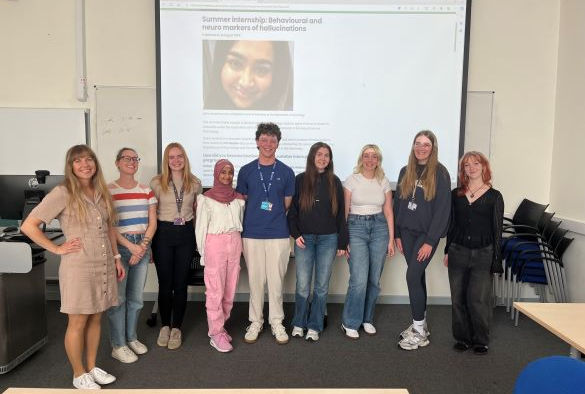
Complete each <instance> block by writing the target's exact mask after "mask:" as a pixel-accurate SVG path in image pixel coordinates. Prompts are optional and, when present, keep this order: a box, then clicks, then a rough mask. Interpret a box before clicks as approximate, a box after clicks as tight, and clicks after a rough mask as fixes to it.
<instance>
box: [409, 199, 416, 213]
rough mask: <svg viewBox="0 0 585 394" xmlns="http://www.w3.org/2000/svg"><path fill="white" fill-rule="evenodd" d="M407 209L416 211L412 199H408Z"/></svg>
mask: <svg viewBox="0 0 585 394" xmlns="http://www.w3.org/2000/svg"><path fill="white" fill-rule="evenodd" d="M408 209H410V210H411V211H416V203H415V202H414V201H409V202H408Z"/></svg>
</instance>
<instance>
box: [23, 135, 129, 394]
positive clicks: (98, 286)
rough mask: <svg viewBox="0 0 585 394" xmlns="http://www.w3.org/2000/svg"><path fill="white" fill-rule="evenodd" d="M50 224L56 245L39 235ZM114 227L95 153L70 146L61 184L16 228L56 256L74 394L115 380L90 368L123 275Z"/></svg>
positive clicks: (112, 214) (110, 202)
mask: <svg viewBox="0 0 585 394" xmlns="http://www.w3.org/2000/svg"><path fill="white" fill-rule="evenodd" d="M55 218H57V219H58V220H59V222H60V224H61V229H62V231H63V235H64V237H65V240H66V241H65V242H64V243H63V244H61V245H56V244H55V243H53V242H52V241H50V240H49V239H48V238H47V237H46V236H45V234H44V233H43V232H42V231H41V230H40V229H39V225H41V224H42V223H50V222H51V221H52V220H53V219H55ZM115 222H116V214H115V209H114V206H113V203H112V199H111V197H110V194H109V193H108V189H107V185H106V182H105V180H104V177H103V175H102V171H101V168H100V165H99V163H98V160H97V157H96V155H95V153H94V152H93V151H92V150H91V149H90V148H89V147H88V146H86V145H75V146H73V147H71V148H70V149H69V150H68V151H67V157H66V161H65V180H64V182H63V184H61V185H59V186H57V187H55V188H54V189H53V190H52V191H51V192H50V193H49V194H47V196H46V197H45V198H44V199H43V201H41V203H40V204H39V205H38V206H37V207H36V208H35V209H34V210H33V211H32V212H31V213H30V215H29V216H28V217H27V219H26V220H25V221H24V223H23V224H22V227H21V231H22V232H23V233H25V234H26V235H28V236H29V238H30V239H31V240H33V241H34V242H35V243H36V244H38V245H39V246H41V247H43V248H45V249H46V250H48V251H49V252H52V253H55V254H58V255H61V264H60V265H59V288H60V291H61V312H62V313H66V314H67V315H68V317H69V320H68V324H67V331H66V332H65V351H66V352H67V357H68V358H69V362H70V363H71V367H72V368H73V386H75V387H76V388H79V389H99V388H100V384H109V383H112V382H113V381H114V380H116V378H115V377H114V376H112V375H110V374H109V373H107V372H105V371H104V370H102V369H100V368H98V367H96V365H95V364H96V356H97V351H98V345H99V342H100V331H101V317H102V312H104V311H105V310H106V309H108V308H109V307H111V306H113V305H116V304H117V302H118V294H117V286H116V278H117V279H118V280H122V279H123V278H124V275H125V272H124V268H123V266H122V265H121V263H120V254H118V249H117V245H116V229H115V227H114V224H115ZM84 351H85V358H86V360H85V361H86V364H85V365H84V363H83V352H84Z"/></svg>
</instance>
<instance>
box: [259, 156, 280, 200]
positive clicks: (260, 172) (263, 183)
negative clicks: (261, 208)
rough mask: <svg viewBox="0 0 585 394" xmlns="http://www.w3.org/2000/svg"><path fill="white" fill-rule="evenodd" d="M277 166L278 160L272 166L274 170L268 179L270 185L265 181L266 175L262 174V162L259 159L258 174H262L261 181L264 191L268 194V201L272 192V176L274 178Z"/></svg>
mask: <svg viewBox="0 0 585 394" xmlns="http://www.w3.org/2000/svg"><path fill="white" fill-rule="evenodd" d="M275 168H276V161H275V162H274V165H273V166H272V172H271V173H270V179H269V180H268V186H266V183H265V182H264V176H263V175H262V171H260V162H259V161H258V174H260V182H262V186H263V187H264V193H265V194H266V201H268V193H269V192H270V187H271V186H272V178H274V169H275Z"/></svg>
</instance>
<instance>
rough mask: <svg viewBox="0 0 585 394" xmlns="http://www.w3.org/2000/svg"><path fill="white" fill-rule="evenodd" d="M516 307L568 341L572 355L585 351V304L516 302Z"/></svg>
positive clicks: (578, 355)
mask: <svg viewBox="0 0 585 394" xmlns="http://www.w3.org/2000/svg"><path fill="white" fill-rule="evenodd" d="M514 308H516V309H518V310H519V311H520V312H522V313H524V314H525V315H526V316H528V317H529V318H531V319H532V320H534V321H535V322H537V323H538V324H540V325H541V326H543V327H544V328H546V329H547V330H549V331H550V332H552V333H553V334H555V335H556V336H557V337H559V338H561V339H562V340H563V341H565V342H567V343H568V344H569V345H570V346H571V350H570V356H571V357H573V358H578V357H580V353H585V304H584V303H564V304H554V303H538V302H514Z"/></svg>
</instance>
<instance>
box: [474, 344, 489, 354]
mask: <svg viewBox="0 0 585 394" xmlns="http://www.w3.org/2000/svg"><path fill="white" fill-rule="evenodd" d="M473 353H475V354H477V355H478V356H483V355H486V354H487V353H488V347H487V346H483V345H478V346H474V347H473Z"/></svg>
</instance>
